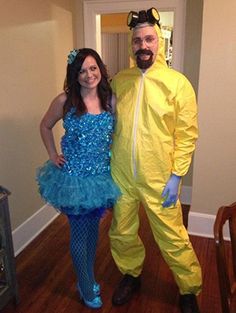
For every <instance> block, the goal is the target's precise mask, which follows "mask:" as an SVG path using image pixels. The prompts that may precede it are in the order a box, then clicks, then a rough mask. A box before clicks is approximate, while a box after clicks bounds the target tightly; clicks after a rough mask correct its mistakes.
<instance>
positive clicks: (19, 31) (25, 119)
mask: <svg viewBox="0 0 236 313" xmlns="http://www.w3.org/2000/svg"><path fill="white" fill-rule="evenodd" d="M3 2H4V5H3V4H2V3H1V10H0V49H1V57H0V68H1V71H0V85H1V91H0V93H1V103H0V178H1V180H0V184H1V185H3V186H5V187H6V188H8V189H9V190H10V191H11V193H12V194H11V195H10V196H9V204H10V214H11V222H12V228H13V229H15V228H16V227H17V226H19V225H20V224H22V223H23V222H25V221H26V220H27V219H28V218H29V217H31V216H32V215H33V214H34V213H35V212H36V211H38V210H39V209H40V208H41V207H42V206H43V202H42V201H41V199H40V197H39V195H38V192H37V185H36V182H35V170H36V168H37V167H38V166H39V165H41V163H42V162H43V161H45V160H46V158H47V155H46V151H45V149H44V147H43V145H42V141H41V139H40V136H39V122H40V119H41V118H42V115H43V114H44V112H45V111H46V109H47V107H48V105H49V102H50V101H51V100H52V98H53V97H55V96H56V94H57V93H59V92H60V91H61V90H62V87H63V81H64V77H65V69H66V58H67V54H68V52H69V50H70V49H71V48H72V47H73V29H72V5H71V1H68V0H54V1H49V0H44V1H36V0H31V1H29V0H21V1H18V0H11V1H3ZM57 133H58V136H59V135H60V128H58V129H57Z"/></svg>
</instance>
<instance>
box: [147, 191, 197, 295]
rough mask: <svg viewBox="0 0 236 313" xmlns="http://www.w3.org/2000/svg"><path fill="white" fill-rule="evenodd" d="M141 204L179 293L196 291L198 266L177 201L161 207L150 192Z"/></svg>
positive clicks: (195, 292) (194, 292)
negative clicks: (169, 205)
mask: <svg viewBox="0 0 236 313" xmlns="http://www.w3.org/2000/svg"><path fill="white" fill-rule="evenodd" d="M145 196H146V195H145ZM143 204H144V207H145V210H146V213H147V216H148V219H149V222H150V225H151V229H152V233H153V235H154V238H155V241H156V243H157V244H158V246H159V248H160V250H161V253H162V256H163V258H164V259H165V261H166V263H167V264H168V265H169V267H170V269H171V271H172V273H173V275H174V278H175V281H176V283H177V285H178V287H179V291H180V294H188V293H193V294H196V295H197V294H199V293H200V291H201V285H202V274H201V267H200V264H199V262H198V259H197V257H196V254H195V252H194V250H193V247H192V244H191V242H190V240H189V236H188V233H187V231H186V229H185V227H184V225H183V222H182V209H181V205H180V203H179V201H178V202H177V204H176V206H175V207H169V208H163V207H162V205H161V203H160V202H159V203H157V200H156V199H154V198H152V197H150V195H149V196H148V197H145V200H144V201H143Z"/></svg>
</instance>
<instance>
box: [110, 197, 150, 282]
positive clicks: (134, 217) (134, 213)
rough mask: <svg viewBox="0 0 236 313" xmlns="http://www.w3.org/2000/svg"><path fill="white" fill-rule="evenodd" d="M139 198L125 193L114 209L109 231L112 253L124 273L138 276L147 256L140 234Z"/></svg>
mask: <svg viewBox="0 0 236 313" xmlns="http://www.w3.org/2000/svg"><path fill="white" fill-rule="evenodd" d="M138 211H139V200H137V199H135V198H132V197H130V196H128V195H127V194H125V195H123V196H122V197H121V198H120V199H119V200H118V202H117V204H116V206H115V208H114V211H113V220H112V225H111V228H110V231H109V236H110V242H111V253H112V256H113V258H114V260H115V262H116V265H117V267H118V268H119V270H120V271H121V273H122V274H130V275H132V276H134V277H137V276H139V275H140V274H141V271H142V267H143V262H144V258H145V249H144V245H143V243H142V241H141V239H140V237H139V235H138V228H139V214H138Z"/></svg>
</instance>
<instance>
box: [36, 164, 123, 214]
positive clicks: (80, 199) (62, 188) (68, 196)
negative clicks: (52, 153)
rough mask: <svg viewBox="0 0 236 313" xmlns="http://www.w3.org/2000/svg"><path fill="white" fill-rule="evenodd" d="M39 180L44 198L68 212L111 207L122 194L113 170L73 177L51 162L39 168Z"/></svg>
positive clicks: (63, 211)
mask: <svg viewBox="0 0 236 313" xmlns="http://www.w3.org/2000/svg"><path fill="white" fill-rule="evenodd" d="M36 180H37V182H38V185H39V192H40V194H41V196H42V198H43V199H44V200H45V201H46V202H48V203H49V204H50V205H52V206H53V207H54V208H56V209H57V210H59V211H60V212H62V213H64V214H67V215H83V214H88V213H91V212H92V211H94V210H95V209H100V211H101V210H105V209H108V208H112V207H113V205H114V203H115V202H116V200H117V198H118V197H119V196H120V194H121V193H120V191H119V189H118V187H117V186H116V185H115V183H114V182H113V180H112V177H111V175H110V173H103V174H96V175H91V176H87V177H80V176H72V175H69V174H68V173H66V172H64V171H62V170H61V169H60V168H58V167H57V166H55V165H54V164H53V163H52V162H51V161H47V162H46V163H45V164H44V165H43V166H42V167H41V168H39V169H38V170H37V175H36Z"/></svg>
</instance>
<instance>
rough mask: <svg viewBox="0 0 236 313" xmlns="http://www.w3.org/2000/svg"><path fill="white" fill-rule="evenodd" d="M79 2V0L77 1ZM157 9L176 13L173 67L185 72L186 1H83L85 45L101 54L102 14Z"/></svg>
mask: <svg viewBox="0 0 236 313" xmlns="http://www.w3.org/2000/svg"><path fill="white" fill-rule="evenodd" d="M77 1H79V0H77ZM151 7H156V8H157V9H158V10H159V11H160V12H161V11H167V12H168V11H172V12H174V37H173V56H172V66H173V68H175V69H176V70H179V71H181V72H182V71H183V61H184V34H185V14H186V0H158V1H151V0H147V1H143V0H120V1H116V2H115V3H114V2H113V1H108V0H83V9H84V43H85V47H89V48H92V49H95V50H96V51H97V52H98V53H99V54H101V17H100V16H101V14H110V13H125V12H129V11H130V10H133V11H140V10H143V9H149V8H151Z"/></svg>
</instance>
